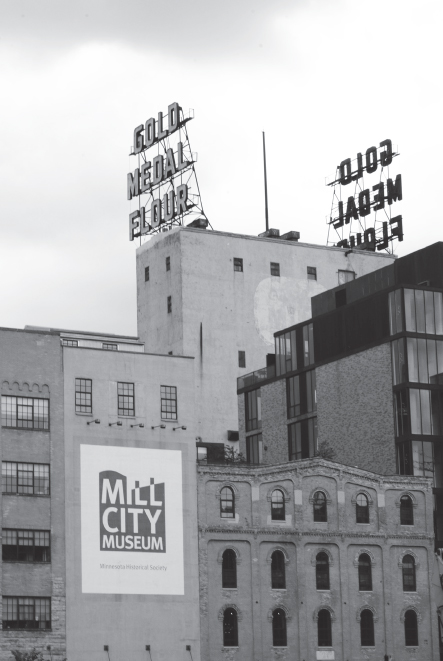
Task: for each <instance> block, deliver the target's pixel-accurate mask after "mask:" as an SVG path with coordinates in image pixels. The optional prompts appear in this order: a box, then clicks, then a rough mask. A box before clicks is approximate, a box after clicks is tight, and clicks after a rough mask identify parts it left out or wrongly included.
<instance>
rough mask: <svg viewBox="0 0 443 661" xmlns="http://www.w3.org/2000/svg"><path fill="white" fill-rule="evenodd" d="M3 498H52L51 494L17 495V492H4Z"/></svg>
mask: <svg viewBox="0 0 443 661" xmlns="http://www.w3.org/2000/svg"><path fill="white" fill-rule="evenodd" d="M2 496H25V497H26V498H50V496H51V494H50V493H17V492H15V491H3V492H2Z"/></svg>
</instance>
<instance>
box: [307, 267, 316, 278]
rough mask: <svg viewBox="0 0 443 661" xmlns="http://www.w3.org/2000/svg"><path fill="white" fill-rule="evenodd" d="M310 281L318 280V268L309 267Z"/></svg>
mask: <svg viewBox="0 0 443 661" xmlns="http://www.w3.org/2000/svg"><path fill="white" fill-rule="evenodd" d="M308 280H317V268H316V267H315V266H308Z"/></svg>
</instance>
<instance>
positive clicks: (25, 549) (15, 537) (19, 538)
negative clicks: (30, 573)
mask: <svg viewBox="0 0 443 661" xmlns="http://www.w3.org/2000/svg"><path fill="white" fill-rule="evenodd" d="M2 558H3V562H8V561H10V562H11V561H18V562H50V560H51V549H50V533H49V531H47V530H7V529H6V528H4V529H3V538H2Z"/></svg>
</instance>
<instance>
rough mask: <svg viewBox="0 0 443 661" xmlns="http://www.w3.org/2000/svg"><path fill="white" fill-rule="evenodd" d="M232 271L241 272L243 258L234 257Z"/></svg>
mask: <svg viewBox="0 0 443 661" xmlns="http://www.w3.org/2000/svg"><path fill="white" fill-rule="evenodd" d="M234 271H238V272H239V273H243V259H242V258H241V257H234Z"/></svg>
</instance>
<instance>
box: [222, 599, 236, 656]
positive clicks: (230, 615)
mask: <svg viewBox="0 0 443 661" xmlns="http://www.w3.org/2000/svg"><path fill="white" fill-rule="evenodd" d="M223 646H224V647H238V624H237V611H236V610H235V609H234V608H227V609H226V610H225V612H224V613H223Z"/></svg>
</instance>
